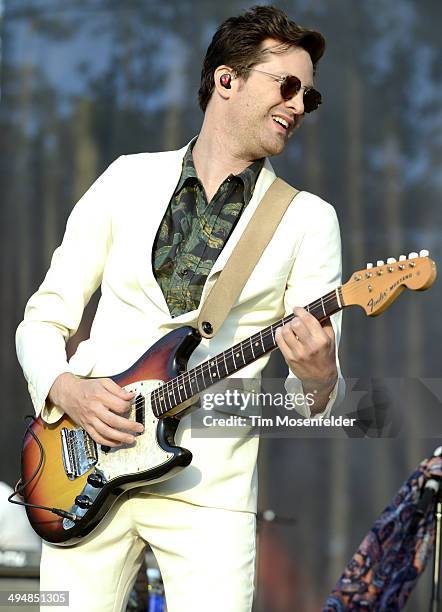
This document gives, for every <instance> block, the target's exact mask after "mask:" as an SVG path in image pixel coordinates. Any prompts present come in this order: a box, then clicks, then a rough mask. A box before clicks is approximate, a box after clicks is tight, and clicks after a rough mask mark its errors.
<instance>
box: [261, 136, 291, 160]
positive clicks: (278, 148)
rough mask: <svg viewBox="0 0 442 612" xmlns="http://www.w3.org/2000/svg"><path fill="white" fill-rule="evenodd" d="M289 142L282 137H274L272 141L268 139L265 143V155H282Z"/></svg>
mask: <svg viewBox="0 0 442 612" xmlns="http://www.w3.org/2000/svg"><path fill="white" fill-rule="evenodd" d="M286 144H287V140H285V139H282V138H278V139H272V140H271V141H268V142H266V143H265V150H266V153H265V157H273V156H274V155H280V154H281V153H282V152H283V151H284V149H285V147H286Z"/></svg>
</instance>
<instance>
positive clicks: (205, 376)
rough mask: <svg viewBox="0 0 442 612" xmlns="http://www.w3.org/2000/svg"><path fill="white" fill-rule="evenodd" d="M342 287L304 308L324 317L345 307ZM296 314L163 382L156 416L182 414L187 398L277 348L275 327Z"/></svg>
mask: <svg viewBox="0 0 442 612" xmlns="http://www.w3.org/2000/svg"><path fill="white" fill-rule="evenodd" d="M341 289H342V287H338V288H337V289H334V290H333V291H330V293H327V294H326V295H324V296H323V297H321V298H319V299H318V300H315V301H314V302H311V303H310V304H308V305H307V306H305V307H304V308H305V309H306V310H307V311H308V312H309V313H310V314H312V315H313V316H314V317H316V319H317V320H318V321H320V322H321V321H323V320H324V319H326V318H327V317H330V316H331V315H332V314H334V313H335V312H338V311H339V310H341V309H342V308H344V306H345V304H344V301H343V298H342V291H341ZM294 316H295V315H294V314H290V315H287V316H286V317H284V318H282V319H280V320H279V321H276V323H273V324H272V325H269V326H268V327H266V328H264V329H263V330H262V331H260V332H258V333H256V334H253V336H250V337H249V338H247V339H246V340H243V341H242V342H239V343H238V344H235V346H233V347H231V348H229V349H227V350H225V351H223V352H222V353H219V354H218V355H215V357H212V358H211V359H208V360H207V361H203V362H202V363H201V364H199V365H198V366H196V367H194V368H192V369H191V370H188V371H186V372H183V373H182V374H180V375H179V376H177V377H176V378H173V379H172V380H169V381H168V382H167V383H165V384H164V385H162V386H161V387H160V388H159V389H157V390H156V391H155V392H153V393H152V410H153V412H154V414H155V416H157V417H158V418H159V417H162V416H167V415H168V414H174V415H176V414H179V413H180V412H182V411H183V410H185V409H186V407H187V405H188V400H191V399H192V398H194V397H195V396H197V395H198V394H199V393H201V392H202V391H204V390H205V389H207V388H209V387H210V386H212V385H214V384H215V383H217V382H218V381H219V380H223V379H224V378H227V377H228V376H231V375H232V374H234V373H235V372H238V370H241V369H242V368H245V367H246V366H248V365H249V364H251V363H253V362H254V361H256V360H257V359H259V358H260V357H262V356H263V355H265V354H266V353H269V352H270V351H272V350H273V349H275V348H276V346H277V345H276V340H275V332H276V330H277V329H278V327H282V326H283V325H285V324H286V323H288V322H289V321H291V320H292V319H293V318H294ZM184 402H186V406H183V407H182V408H181V410H180V409H178V410H176V408H177V406H178V407H179V408H180V407H181V406H180V405H181V404H183V403H184Z"/></svg>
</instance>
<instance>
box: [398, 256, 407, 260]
mask: <svg viewBox="0 0 442 612" xmlns="http://www.w3.org/2000/svg"><path fill="white" fill-rule="evenodd" d="M406 259H407V256H406V255H399V261H405V260H406Z"/></svg>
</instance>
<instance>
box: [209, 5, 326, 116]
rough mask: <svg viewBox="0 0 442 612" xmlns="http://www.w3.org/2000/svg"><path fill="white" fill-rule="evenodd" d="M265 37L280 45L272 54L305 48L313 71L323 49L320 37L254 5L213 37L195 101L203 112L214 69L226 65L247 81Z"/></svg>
mask: <svg viewBox="0 0 442 612" xmlns="http://www.w3.org/2000/svg"><path fill="white" fill-rule="evenodd" d="M266 38H274V39H275V40H277V41H279V43H281V44H280V45H278V47H277V48H273V49H272V52H273V53H278V52H279V53H282V52H284V51H286V50H287V49H289V48H290V47H295V46H296V47H302V48H303V49H305V50H306V51H307V52H308V53H309V55H310V57H311V59H312V63H313V70H315V68H316V64H317V63H318V61H319V59H320V58H321V57H322V55H323V53H324V49H325V40H324V37H323V36H322V34H320V33H319V32H316V31H314V30H308V29H307V28H303V27H301V26H299V25H298V24H296V23H295V22H294V21H291V20H290V19H289V18H288V17H287V15H286V14H285V13H284V12H283V11H281V10H279V9H277V8H275V7H273V6H254V7H253V8H251V9H249V10H248V11H246V12H245V13H243V14H242V15H240V16H239V17H230V18H229V19H226V21H224V23H222V24H221V25H220V27H219V28H218V29H217V31H216V32H215V34H214V36H213V38H212V42H211V43H210V45H209V47H208V49H207V53H206V57H205V58H204V63H203V68H202V70H201V84H200V89H199V92H198V99H199V104H200V107H201V109H202V111H203V112H205V111H206V108H207V104H208V103H209V100H210V97H211V95H212V92H213V89H214V86H215V82H214V79H213V73H214V71H215V70H216V68H218V66H221V65H222V64H225V65H226V66H230V67H231V68H232V69H233V70H234V71H235V73H236V75H237V76H242V77H243V78H245V79H246V78H247V76H248V70H249V69H250V68H252V67H253V66H255V65H256V64H259V63H260V62H262V60H263V54H264V53H265V52H264V51H263V50H262V49H261V43H262V42H263V40H265V39H266Z"/></svg>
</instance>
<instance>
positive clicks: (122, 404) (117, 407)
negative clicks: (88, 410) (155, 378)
mask: <svg viewBox="0 0 442 612" xmlns="http://www.w3.org/2000/svg"><path fill="white" fill-rule="evenodd" d="M132 399H133V398H132ZM97 400H98V401H99V402H101V404H102V405H103V406H104V407H105V408H107V409H108V410H112V411H113V412H117V413H118V414H124V413H126V412H128V411H129V410H130V407H131V399H127V398H126V399H122V398H120V397H117V396H116V395H114V394H113V393H111V392H110V391H108V390H107V389H106V388H104V387H102V388H101V392H100V393H99V394H98V396H97Z"/></svg>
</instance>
